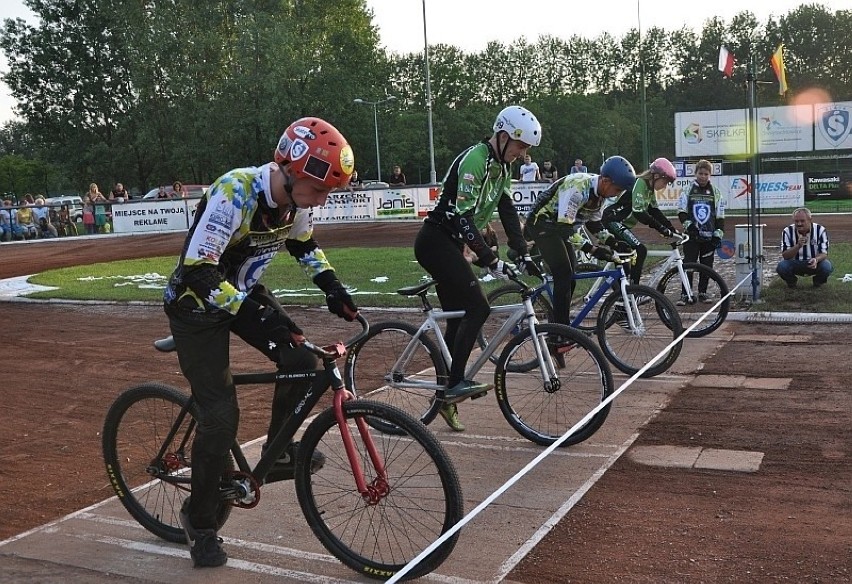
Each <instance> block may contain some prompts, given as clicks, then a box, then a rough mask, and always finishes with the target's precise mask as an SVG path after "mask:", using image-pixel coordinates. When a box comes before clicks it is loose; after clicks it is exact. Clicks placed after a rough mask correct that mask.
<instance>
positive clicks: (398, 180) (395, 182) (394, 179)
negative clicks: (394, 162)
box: [388, 166, 407, 187]
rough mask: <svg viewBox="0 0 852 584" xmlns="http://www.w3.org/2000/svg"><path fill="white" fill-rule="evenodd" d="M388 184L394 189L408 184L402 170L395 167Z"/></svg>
mask: <svg viewBox="0 0 852 584" xmlns="http://www.w3.org/2000/svg"><path fill="white" fill-rule="evenodd" d="M388 184H389V185H390V186H392V187H398V186H403V185H405V184H407V183H406V181H405V175H404V174H403V173H402V169H401V168H400V167H399V166H394V167H393V174H391V175H390V178H389V179H388Z"/></svg>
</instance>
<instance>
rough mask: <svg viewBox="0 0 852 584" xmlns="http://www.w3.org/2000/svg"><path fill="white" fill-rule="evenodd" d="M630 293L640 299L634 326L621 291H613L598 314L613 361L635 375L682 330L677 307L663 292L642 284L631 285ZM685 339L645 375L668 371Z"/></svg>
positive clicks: (600, 335)
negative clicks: (628, 319) (630, 321)
mask: <svg viewBox="0 0 852 584" xmlns="http://www.w3.org/2000/svg"><path fill="white" fill-rule="evenodd" d="M627 294H628V295H629V296H633V297H634V298H635V299H636V307H637V313H636V314H634V319H637V318H638V320H639V326H637V327H635V328H631V326H630V325H629V322H628V321H627V320H626V318H627V316H626V312H625V306H624V302H623V299H622V297H621V294H610V295H609V297H608V298H607V299H606V301H605V302H604V303H603V306H602V307H601V311H600V314H599V315H598V329H597V335H598V342H599V343H600V346H601V349H602V350H603V352H604V354H605V355H606V357H607V359H609V362H610V363H612V364H613V365H615V366H616V367H617V368H618V369H619V370H620V371H622V372H624V373H627V374H628V375H633V374H634V373H636V372H638V371H639V370H640V369H641V368H642V367H644V366H645V365H646V364H647V363H648V362H649V361H651V359H653V358H654V357H656V356H657V354H658V353H660V352H662V351H663V350H664V349H665V348H666V347H667V346H668V345H669V344H670V343H671V342H672V341H673V340H674V339H676V338H677V337H678V336H679V335H680V334H681V333H682V332H683V326H682V325H681V323H680V316H678V313H677V309H675V306H674V304H672V303H671V302H670V301H669V299H668V298H666V297H665V296H664V295H663V294H662V293H661V292H658V291H656V290H654V289H653V288H651V287H649V286H644V285H642V284H638V285H630V286H627ZM682 346H683V341H682V340H681V341H680V342H679V343H677V344H675V345H674V346H672V347H671V348H670V349H668V351H666V352H665V354H664V355H663V356H662V357H661V358H660V359H659V360H658V361H657V362H656V363H655V364H654V365H652V366H651V367H649V368H648V369H647V370H646V371H645V372H644V373H643V374H642V377H643V378H644V377H654V376H655V375H659V374H660V373H663V372H664V371H667V370H668V369H669V367H671V366H672V365H673V364H674V362H675V361H677V358H678V356H679V355H680V350H681V348H682Z"/></svg>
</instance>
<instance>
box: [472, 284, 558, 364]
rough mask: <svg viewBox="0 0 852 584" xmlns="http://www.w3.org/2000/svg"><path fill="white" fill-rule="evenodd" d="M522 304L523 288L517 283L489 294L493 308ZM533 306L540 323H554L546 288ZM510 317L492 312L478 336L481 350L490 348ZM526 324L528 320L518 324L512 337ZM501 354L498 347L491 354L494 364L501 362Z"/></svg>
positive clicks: (489, 302) (541, 291) (537, 294)
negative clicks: (492, 341)
mask: <svg viewBox="0 0 852 584" xmlns="http://www.w3.org/2000/svg"><path fill="white" fill-rule="evenodd" d="M521 302H523V299H522V298H521V287H520V286H519V285H518V284H515V283H511V284H506V285H505V286H500V287H499V288H496V289H494V290H492V291H491V292H489V294H488V305H489V306H491V307H492V308H494V307H495V306H507V305H510V304H520V303H521ZM532 304H533V309H534V310H535V316H536V318H537V319H538V321H539V322H542V323H544V322H553V305H552V304H551V303H550V298H549V297H548V295H547V292H546V291H545V290H544V288H540V289H539V290H538V292H537V293H536V294H535V296H533V298H532ZM508 317H509V313H505V312H493V311H492V312H491V313H490V314H489V315H488V320H486V321H485V324H483V325H482V328H481V329H480V330H479V335H478V336H477V342H478V343H479V348H480V349H483V350H484V349H485V347H486V346H488V344H489V343H490V342H491V339H493V338H494V336H495V335H496V334H497V331H499V330H500V327H501V326H503V324H504V323H505V322H506V319H507V318H508ZM526 324H527V321H526V320H522V321H520V322H518V323H517V324H516V325H515V327H514V328H513V330H512V336H514V335H516V334H518V333H520V332H521V330H522V329H523V328H525V327H526ZM508 338H509V339H511V338H512V337H511V336H510V337H508ZM500 353H502V349H501V348H499V347H496V348H495V349H494V351H493V352H492V353H491V357H490V358H489V360H490V361H491V362H492V363H497V362H498V361H499V360H500Z"/></svg>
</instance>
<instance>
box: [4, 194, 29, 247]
mask: <svg viewBox="0 0 852 584" xmlns="http://www.w3.org/2000/svg"><path fill="white" fill-rule="evenodd" d="M0 231H2V239H3V241H12V240H16V239H23V238H24V230H23V229H22V228H21V225H20V224H19V223H18V211H17V210H15V209H13V208H12V199H5V200H4V201H3V209H2V210H0Z"/></svg>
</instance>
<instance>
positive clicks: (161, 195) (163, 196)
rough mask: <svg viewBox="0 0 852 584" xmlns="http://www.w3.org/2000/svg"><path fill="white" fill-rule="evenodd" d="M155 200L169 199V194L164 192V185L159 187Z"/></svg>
mask: <svg viewBox="0 0 852 584" xmlns="http://www.w3.org/2000/svg"><path fill="white" fill-rule="evenodd" d="M157 198H158V199H168V198H170V197H169V193H167V192H166V187H165V186H164V185H160V190H159V191H157Z"/></svg>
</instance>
